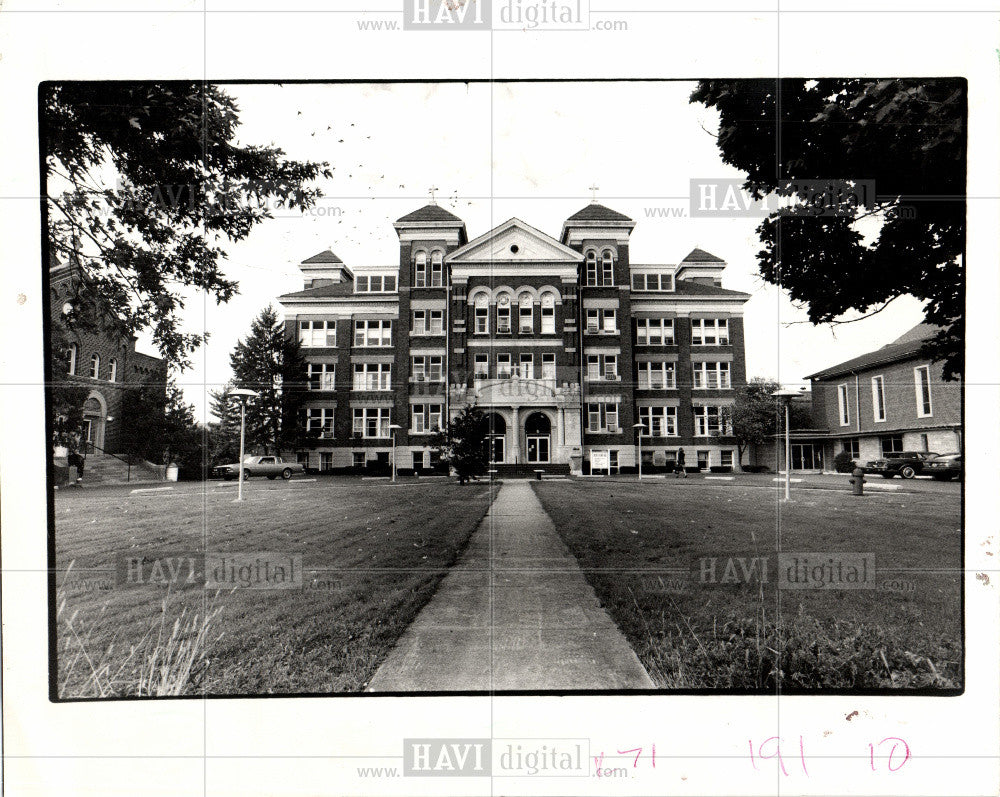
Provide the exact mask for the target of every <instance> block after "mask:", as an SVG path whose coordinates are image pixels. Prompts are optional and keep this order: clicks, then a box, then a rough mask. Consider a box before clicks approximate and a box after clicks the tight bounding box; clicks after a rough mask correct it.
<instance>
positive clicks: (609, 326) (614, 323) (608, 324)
mask: <svg viewBox="0 0 1000 797" xmlns="http://www.w3.org/2000/svg"><path fill="white" fill-rule="evenodd" d="M601 329H602V330H604V331H605V332H617V331H618V314H617V312H616V311H615V310H605V311H604V313H603V315H602V317H601Z"/></svg>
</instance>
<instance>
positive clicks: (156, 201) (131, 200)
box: [41, 82, 331, 368]
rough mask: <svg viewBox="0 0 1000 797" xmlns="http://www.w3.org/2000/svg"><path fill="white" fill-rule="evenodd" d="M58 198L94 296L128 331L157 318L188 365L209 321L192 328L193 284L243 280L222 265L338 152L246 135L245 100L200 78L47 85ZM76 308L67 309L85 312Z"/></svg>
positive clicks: (231, 287)
mask: <svg viewBox="0 0 1000 797" xmlns="http://www.w3.org/2000/svg"><path fill="white" fill-rule="evenodd" d="M41 91H42V99H41V103H42V113H43V122H44V130H43V135H44V139H43V151H44V152H45V156H46V162H45V163H46V185H47V202H46V205H45V208H46V214H47V223H48V233H49V241H50V247H51V249H52V254H54V255H56V256H57V257H59V258H60V259H64V260H70V261H71V262H74V263H76V264H77V265H78V266H79V270H80V280H79V281H78V285H79V288H80V297H79V299H78V300H74V301H73V302H72V304H73V305H74V312H73V315H74V316H76V317H77V319H82V318H83V317H84V316H85V315H86V312H85V307H84V306H85V305H86V303H87V302H88V301H89V299H88V297H94V296H99V297H101V301H102V304H103V305H104V308H103V309H104V311H105V312H107V313H110V314H112V315H114V316H115V317H117V318H120V319H121V320H122V322H123V324H124V326H125V328H126V330H127V332H128V334H135V333H137V332H138V331H140V330H143V329H149V330H151V331H152V334H153V338H154V340H155V342H156V344H157V346H158V348H159V350H160V352H161V353H162V355H163V357H164V358H165V359H166V360H167V361H168V362H169V363H171V364H173V365H175V366H178V367H180V368H184V367H186V366H187V365H188V364H189V355H190V353H191V352H193V351H194V350H195V349H196V348H197V346H198V345H199V344H200V343H201V342H202V341H203V340H204V339H205V338H206V335H199V334H187V333H183V332H181V329H180V320H179V312H180V310H181V309H182V308H183V306H184V290H185V289H190V288H197V289H200V290H203V291H205V292H206V293H207V294H208V295H209V296H211V297H212V298H214V299H215V300H216V301H217V302H220V303H221V302H226V301H228V300H229V299H230V298H232V296H233V295H234V294H235V293H236V292H237V288H238V286H237V283H236V282H234V281H233V280H231V279H229V278H227V277H226V276H225V274H224V273H223V272H222V270H221V268H220V262H221V261H222V260H223V259H224V257H225V251H224V249H223V244H224V243H225V242H226V241H239V240H242V239H244V238H246V236H247V235H248V234H249V233H250V231H251V229H252V228H253V227H254V226H255V225H256V224H258V223H260V222H261V221H263V220H265V219H268V218H271V217H272V209H273V208H275V207H277V208H298V209H299V210H305V209H307V208H309V207H310V206H312V205H313V204H314V203H315V202H316V200H317V198H318V197H320V196H321V195H322V194H321V191H320V190H319V189H318V188H316V187H312V186H309V185H308V184H309V183H310V182H311V181H313V180H315V179H317V178H319V177H330V176H331V171H330V168H329V164H327V163H325V162H324V163H312V162H299V161H294V160H287V159H285V157H284V152H283V151H282V150H281V149H278V148H277V147H273V146H258V145H244V144H239V143H237V134H238V132H239V122H240V118H239V108H238V107H237V105H236V103H235V102H234V101H233V99H232V98H231V97H230V96H229V95H228V94H226V92H225V91H224V90H223V89H221V88H220V87H218V86H212V85H205V84H203V83H200V82H176V83H172V82H171V83H148V82H147V83H105V82H102V83H96V82H74V83H66V84H45V85H43V86H42V90H41ZM73 320H74V318H72V317H71V318H69V319H67V321H69V322H72V321H73Z"/></svg>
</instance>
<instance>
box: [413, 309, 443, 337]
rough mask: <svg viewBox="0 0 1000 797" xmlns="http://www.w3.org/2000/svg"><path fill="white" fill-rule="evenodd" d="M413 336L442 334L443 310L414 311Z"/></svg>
mask: <svg viewBox="0 0 1000 797" xmlns="http://www.w3.org/2000/svg"><path fill="white" fill-rule="evenodd" d="M413 334H414V335H442V334H444V310H414V311H413Z"/></svg>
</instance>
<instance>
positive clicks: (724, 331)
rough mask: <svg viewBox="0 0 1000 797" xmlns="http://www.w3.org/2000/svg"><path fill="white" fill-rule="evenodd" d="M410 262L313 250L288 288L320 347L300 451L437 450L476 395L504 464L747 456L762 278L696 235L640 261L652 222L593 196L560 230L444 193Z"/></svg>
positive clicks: (331, 463) (407, 245)
mask: <svg viewBox="0 0 1000 797" xmlns="http://www.w3.org/2000/svg"><path fill="white" fill-rule="evenodd" d="M394 226H395V229H396V233H397V234H398V236H399V262H398V263H397V264H393V265H391V266H384V267H364V268H362V267H349V266H347V265H346V264H345V263H344V262H343V261H341V260H340V258H338V257H337V256H336V255H335V254H333V252H331V251H329V250H328V251H325V252H321V253H319V254H317V255H315V256H313V257H310V258H309V259H308V260H305V261H303V262H302V264H301V269H302V272H303V275H304V277H305V286H304V287H305V289H304V290H302V291H299V292H296V293H289V294H286V295H284V296H281V297H280V299H279V301H280V302H281V305H282V306H283V308H284V311H285V318H286V324H287V327H288V331H289V334H294V335H297V336H298V338H299V340H300V341H301V344H302V346H303V350H304V352H305V354H306V356H307V359H308V361H309V386H310V388H311V390H312V391H314V394H315V397H314V398H312V397H311V399H310V400H309V401H308V402H307V405H306V409H305V411H304V413H305V423H306V424H307V426H308V428H309V430H310V432H311V433H313V434H316V433H318V434H319V435H320V438H319V439H318V440H316V441H315V442H314V444H312V445H311V447H310V450H308V451H303V452H301V453H300V458H301V459H303V460H304V461H306V462H307V464H308V466H309V467H310V468H315V469H318V470H332V469H340V468H350V467H365V466H368V465H369V464H371V463H372V461H376V462H381V463H382V464H383V465H385V464H387V463H388V461H389V457H390V452H391V450H392V438H393V436H395V445H396V452H397V464H398V466H399V467H414V468H427V467H430V466H431V465H432V462H433V457H434V456H435V448H434V446H433V445H432V443H433V439H434V438H433V436H434V432H435V430H436V429H437V428H439V427H441V428H444V427H446V426H447V420H448V419H449V418H451V417H454V416H455V415H456V414H457V413H458V412H460V411H461V409H462V408H463V407H464V406H466V405H469V404H476V405H478V406H479V407H480V408H482V409H483V410H484V411H485V412H487V413H489V414H490V417H491V439H490V442H489V446H490V453H491V459H492V461H494V462H495V463H497V464H498V465H505V464H506V465H510V464H518V465H522V466H531V465H542V464H546V465H550V466H552V465H557V466H560V467H561V468H562V469H566V468H567V466H568V469H569V470H571V471H572V472H575V473H579V472H581V471H586V470H589V469H590V468H591V467H593V469H594V470H595V471H596V470H602V471H605V470H606V471H616V470H619V469H623V468H634V467H635V466H636V461H637V455H638V454H637V451H638V442H639V440H638V434H637V432H638V430H637V429H636V428H635V425H636V424H641V425H642V433H643V437H642V451H643V457H644V461H645V462H647V463H649V464H656V465H661V466H662V465H666V464H668V462H669V460H671V459H672V458H673V457H674V456H675V455H676V453H677V451H678V449H679V448H684V449H685V455H686V456H685V459H686V463H687V465H688V466H692V465H698V466H702V467H705V468H708V467H711V466H723V467H725V466H729V467H732V466H735V465H737V462H736V456H735V448H736V447H735V442H734V440H733V439H732V438H731V437H730V436H728V434H727V432H728V429H727V428H726V413H725V411H724V409H723V408H724V407H725V406H726V405H728V404H731V403H732V400H733V398H732V397H733V391H734V389H735V388H736V387H738V386H739V385H742V384H743V383H744V382H745V379H746V373H745V370H746V369H745V362H744V351H743V319H742V310H743V305H744V303H745V302H746V301H747V300H748V299H749V298H750V297H749V296H748V295H747V294H745V293H740V292H737V291H732V290H727V289H725V288H723V287H722V286H721V281H722V280H721V278H722V272H723V269H724V268H725V265H726V264H725V262H724V261H722V260H721V259H719V258H718V257H715V256H714V255H711V254H708V253H707V252H704V251H702V250H700V249H695V250H694V251H692V252H691V253H690V254H689V255H688V256H687V257H685V258H684V259H683V260H681V261H680V262H679V263H677V264H672V265H639V264H635V263H632V262H631V261H630V258H629V238H630V236H631V233H632V230H633V228H634V227H635V222H633V221H632V220H631V219H629V218H628V217H627V216H624V215H623V214H621V213H618V212H616V211H614V210H611V209H609V208H606V207H604V206H603V205H600V204H597V203H592V204H590V205H589V206H587V207H585V208H583V209H582V210H580V211H579V212H578V213H575V214H573V215H572V216H570V217H569V218H568V219H567V220H566V222H565V223H564V224H563V227H562V232H561V235H560V238H559V240H556V239H555V238H552V237H550V236H548V235H546V234H545V233H544V232H542V231H540V230H537V229H535V228H534V227H531V226H530V225H528V224H525V223H524V222H523V221H520V220H519V219H516V218H513V219H510V220H509V221H507V222H505V223H503V224H501V225H500V226H499V227H496V228H495V229H493V230H490V231H489V232H486V233H484V234H483V235H480V236H479V237H477V238H475V239H473V240H471V241H470V240H468V236H467V234H466V229H465V224H464V222H463V221H462V220H461V219H459V218H458V217H457V216H455V215H453V214H452V213H450V212H448V211H447V210H445V209H444V208H442V207H440V206H438V205H436V204H431V205H427V206H425V207H422V208H420V209H419V210H416V211H414V212H412V213H409V214H407V215H405V216H403V217H402V218H400V219H399V220H398V221H396V222H395V225H394Z"/></svg>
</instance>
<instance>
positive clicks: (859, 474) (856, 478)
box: [850, 468, 865, 495]
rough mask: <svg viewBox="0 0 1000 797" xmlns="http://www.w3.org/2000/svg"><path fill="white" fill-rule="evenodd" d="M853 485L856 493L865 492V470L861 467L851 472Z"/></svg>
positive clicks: (861, 493) (862, 493)
mask: <svg viewBox="0 0 1000 797" xmlns="http://www.w3.org/2000/svg"><path fill="white" fill-rule="evenodd" d="M850 482H851V486H852V487H853V488H854V494H855V495H864V494H865V472H864V471H863V470H861V468H855V469H854V471H853V472H852V473H851V478H850Z"/></svg>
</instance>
